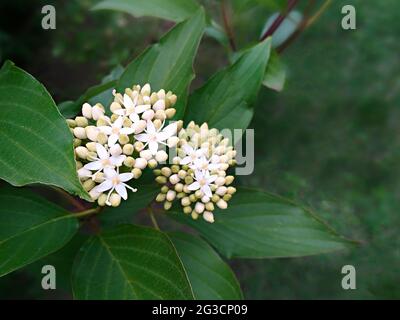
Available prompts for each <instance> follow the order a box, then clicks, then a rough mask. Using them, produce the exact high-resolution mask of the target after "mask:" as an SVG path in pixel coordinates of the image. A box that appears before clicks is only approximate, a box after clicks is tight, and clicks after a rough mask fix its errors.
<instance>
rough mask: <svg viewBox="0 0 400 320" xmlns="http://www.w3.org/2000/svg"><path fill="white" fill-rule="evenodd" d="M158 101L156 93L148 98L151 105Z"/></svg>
mask: <svg viewBox="0 0 400 320" xmlns="http://www.w3.org/2000/svg"><path fill="white" fill-rule="evenodd" d="M157 100H158V96H157V93H156V92H153V93H152V94H151V96H150V103H151V104H155V103H156V102H157Z"/></svg>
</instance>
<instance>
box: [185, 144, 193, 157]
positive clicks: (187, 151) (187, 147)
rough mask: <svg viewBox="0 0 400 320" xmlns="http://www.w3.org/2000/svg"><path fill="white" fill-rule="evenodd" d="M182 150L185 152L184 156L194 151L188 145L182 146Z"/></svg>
mask: <svg viewBox="0 0 400 320" xmlns="http://www.w3.org/2000/svg"><path fill="white" fill-rule="evenodd" d="M182 149H183V151H185V152H186V154H188V155H189V154H191V153H192V152H193V151H194V150H193V148H192V147H191V146H190V145H188V144H184V145H183V146H182Z"/></svg>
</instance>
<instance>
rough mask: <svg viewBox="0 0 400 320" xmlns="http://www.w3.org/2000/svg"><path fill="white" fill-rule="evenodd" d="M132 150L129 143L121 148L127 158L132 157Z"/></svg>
mask: <svg viewBox="0 0 400 320" xmlns="http://www.w3.org/2000/svg"><path fill="white" fill-rule="evenodd" d="M133 150H134V149H133V145H132V144H130V143H128V144H126V145H124V146H123V147H122V152H123V153H124V154H126V155H127V156H130V155H132V153H133Z"/></svg>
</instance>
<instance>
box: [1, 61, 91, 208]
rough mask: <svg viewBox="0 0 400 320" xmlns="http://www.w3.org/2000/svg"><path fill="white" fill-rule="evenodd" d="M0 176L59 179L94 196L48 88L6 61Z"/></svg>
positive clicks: (20, 181)
mask: <svg viewBox="0 0 400 320" xmlns="http://www.w3.org/2000/svg"><path fill="white" fill-rule="evenodd" d="M0 136H1V143H0V178H2V179H4V180H6V181H8V182H9V183H11V184H12V185H14V186H23V185H26V184H30V183H42V184H47V185H54V186H57V187H60V188H63V189H65V190H66V191H68V192H70V193H73V194H76V195H79V196H80V197H82V198H85V199H87V200H90V197H89V195H88V194H87V193H86V192H85V191H84V190H83V187H82V185H81V183H80V182H79V179H78V176H77V173H76V167H75V160H74V151H73V146H72V135H71V132H70V131H69V128H68V126H67V124H66V121H65V119H64V118H63V117H62V116H61V114H60V113H59V111H58V110H57V107H56V105H55V103H54V101H53V99H52V98H51V96H50V94H49V93H48V92H47V91H46V89H45V88H44V87H43V86H42V85H41V84H40V83H39V82H38V81H37V80H36V79H34V78H33V77H32V76H31V75H29V74H28V73H26V72H25V71H23V70H21V69H19V68H17V67H16V66H14V65H13V64H12V63H11V62H6V63H5V65H4V66H3V68H2V69H1V70H0Z"/></svg>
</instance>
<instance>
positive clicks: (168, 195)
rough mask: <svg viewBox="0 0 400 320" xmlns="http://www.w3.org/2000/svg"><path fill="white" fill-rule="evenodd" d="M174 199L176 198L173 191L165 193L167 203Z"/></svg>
mask: <svg viewBox="0 0 400 320" xmlns="http://www.w3.org/2000/svg"><path fill="white" fill-rule="evenodd" d="M175 197H176V192H175V191H173V190H169V191H168V192H167V197H166V199H167V200H168V201H171V202H172V201H174V199H175Z"/></svg>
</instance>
